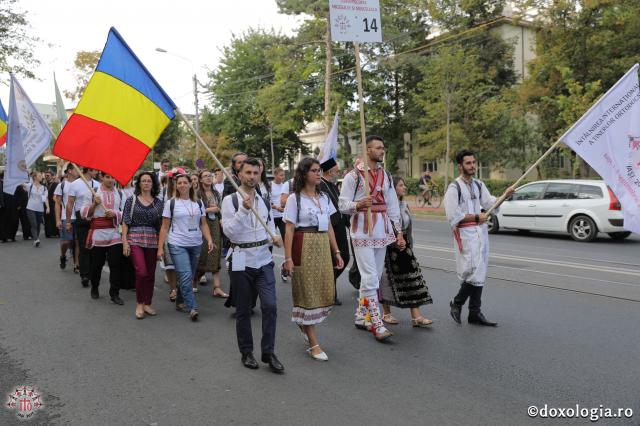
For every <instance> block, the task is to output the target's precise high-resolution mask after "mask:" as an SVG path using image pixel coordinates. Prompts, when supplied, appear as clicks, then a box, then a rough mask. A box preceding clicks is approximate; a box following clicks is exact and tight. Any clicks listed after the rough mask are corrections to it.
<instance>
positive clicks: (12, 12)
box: [0, 0, 40, 78]
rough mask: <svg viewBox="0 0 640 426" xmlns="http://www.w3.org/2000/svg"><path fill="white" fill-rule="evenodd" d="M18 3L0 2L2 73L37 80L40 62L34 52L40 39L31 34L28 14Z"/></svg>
mask: <svg viewBox="0 0 640 426" xmlns="http://www.w3.org/2000/svg"><path fill="white" fill-rule="evenodd" d="M17 2H18V0H0V73H1V74H5V73H8V72H13V73H15V74H19V75H23V76H25V77H28V78H35V73H34V69H35V68H36V67H37V66H38V64H39V63H40V61H38V59H37V58H36V57H35V56H34V54H33V50H34V48H35V44H36V43H37V42H38V41H39V39H38V38H37V37H34V36H32V35H31V34H30V33H29V21H28V20H27V13H26V12H24V11H21V10H18V9H17V8H16V3H17Z"/></svg>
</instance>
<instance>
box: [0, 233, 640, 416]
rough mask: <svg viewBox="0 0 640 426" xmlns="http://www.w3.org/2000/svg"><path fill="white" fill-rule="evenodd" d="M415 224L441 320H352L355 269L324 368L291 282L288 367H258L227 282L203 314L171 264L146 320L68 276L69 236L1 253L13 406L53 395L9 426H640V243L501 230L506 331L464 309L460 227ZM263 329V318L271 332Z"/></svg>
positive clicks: (325, 333)
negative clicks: (367, 325)
mask: <svg viewBox="0 0 640 426" xmlns="http://www.w3.org/2000/svg"><path fill="white" fill-rule="evenodd" d="M415 228H416V229H415V234H414V237H415V240H416V253H417V255H418V258H419V261H420V263H421V265H422V266H423V268H424V274H425V277H426V279H427V281H428V283H429V287H430V290H431V293H432V296H433V299H434V305H432V306H429V307H428V308H427V309H424V310H423V312H424V313H425V314H426V316H427V317H429V318H431V319H433V320H434V325H433V327H432V329H429V330H423V329H413V328H411V327H410V324H409V322H408V318H409V315H408V312H406V311H401V310H397V309H396V310H394V314H395V315H396V316H397V317H399V318H400V319H401V320H402V322H401V324H400V325H397V326H395V327H393V328H392V330H393V331H394V332H395V335H394V337H393V342H392V343H390V344H380V343H377V342H376V341H374V339H373V337H372V336H370V335H369V334H368V333H366V332H364V331H359V330H356V329H355V328H354V327H353V325H352V319H353V317H352V315H353V307H354V306H355V298H356V293H355V292H354V291H353V290H352V288H351V287H350V285H349V284H348V283H347V281H346V276H344V277H343V278H342V279H341V282H340V284H339V293H340V296H341V298H342V300H343V302H344V305H343V306H341V307H337V308H336V309H335V310H334V312H332V315H331V316H330V317H329V319H328V320H327V321H326V322H325V323H323V324H322V325H321V326H320V327H319V330H318V331H319V337H320V341H321V343H322V346H323V348H324V349H325V350H326V352H327V354H328V355H329V358H330V360H329V362H327V363H320V362H317V361H314V360H312V359H311V358H309V357H308V356H307V355H306V354H305V352H304V349H305V345H304V341H303V340H302V338H301V337H300V335H299V333H298V331H297V328H296V327H295V326H293V325H292V324H291V322H290V315H289V314H290V308H291V296H290V289H289V286H288V284H286V283H281V282H278V284H277V288H278V292H279V319H278V331H277V341H276V352H277V354H278V356H279V358H280V360H281V361H282V362H283V363H284V364H285V367H286V369H287V371H286V374H284V375H282V376H278V375H275V374H273V373H271V372H270V371H269V370H268V368H264V367H262V368H260V369H259V370H257V371H250V370H247V369H245V368H244V367H243V366H242V365H241V363H240V357H239V354H238V352H237V346H236V340H235V326H234V324H235V323H234V320H233V318H232V317H231V316H230V314H231V312H230V311H229V310H228V309H226V308H224V307H223V301H222V300H221V299H213V298H211V297H209V296H207V294H208V291H210V286H208V287H201V291H200V293H198V295H197V297H198V302H199V304H200V314H201V317H200V318H201V320H200V321H199V322H198V323H195V324H194V323H191V322H190V321H189V320H188V319H187V318H186V317H185V316H184V315H183V314H179V313H177V312H176V311H175V310H174V309H173V305H172V304H171V303H169V301H168V300H167V298H166V294H167V293H166V289H165V286H164V283H163V281H162V279H161V274H160V273H158V275H157V292H156V299H155V303H154V305H155V306H156V309H157V310H158V312H159V315H158V316H157V317H154V318H147V319H145V320H143V321H137V320H135V318H134V315H133V314H134V308H135V298H134V293H132V292H129V291H123V292H122V297H123V299H124V300H125V306H123V307H121V306H116V305H113V304H111V303H109V300H108V298H107V297H104V294H106V289H107V288H106V287H107V285H104V284H103V285H102V286H101V289H102V294H103V297H101V298H100V299H99V300H97V301H94V300H91V299H90V298H89V292H88V290H87V289H83V288H81V286H80V280H79V278H78V276H77V275H74V274H73V273H72V272H71V271H70V270H65V271H60V269H59V268H58V266H57V256H56V253H57V250H56V242H55V241H52V240H45V241H43V244H42V247H41V248H39V249H35V248H33V247H31V244H30V243H29V242H21V241H20V242H17V243H7V244H3V245H0V259H1V261H0V398H5V397H6V395H7V394H8V393H9V392H11V391H12V390H13V389H14V387H16V386H20V385H33V386H36V387H37V389H38V390H39V391H40V392H41V393H42V394H43V401H44V404H45V406H44V408H43V409H42V410H41V411H39V412H38V413H37V414H36V417H35V418H34V419H33V420H30V421H28V422H18V420H17V419H16V416H15V413H14V412H13V411H10V410H8V409H7V408H6V407H3V408H2V409H0V425H13V424H74V425H75V424H77V425H199V424H241V425H245V424H260V425H262V424H277V425H297V424H308V425H316V424H318V425H320V424H386V425H394V424H402V425H413V424H417V425H445V424H447V425H448V424H451V425H477V424H487V425H489V424H492V425H493V424H495V425H503V424H504V425H520V424H556V423H559V422H560V421H559V420H552V419H539V418H538V419H532V418H530V417H529V416H528V415H527V410H528V407H530V406H538V407H539V408H543V407H544V405H545V404H547V408H548V409H550V408H573V409H575V407H576V404H579V407H580V408H596V409H599V408H600V406H601V405H602V408H603V409H604V408H614V409H616V413H617V409H618V408H630V409H632V410H633V412H634V414H633V417H632V418H622V419H602V420H600V421H599V422H598V423H599V424H600V423H602V424H615V425H621V424H636V425H637V424H640V401H639V395H640V392H639V390H640V384H639V380H638V379H639V378H640V363H638V356H639V343H638V342H640V327H638V324H639V323H640V322H639V320H640V315H639V312H640V310H639V307H640V305H639V301H640V260H639V256H638V254H639V253H640V238H638V237H637V236H634V237H632V238H631V239H629V240H626V241H623V242H612V241H611V240H608V239H607V238H603V239H602V240H598V241H597V242H595V243H591V244H581V243H575V242H573V241H572V240H571V239H569V238H568V237H564V236H550V235H527V236H523V235H519V234H517V233H507V234H499V235H497V236H492V237H491V244H492V254H493V256H492V258H491V262H490V263H491V266H490V268H489V276H490V278H489V280H488V282H487V286H486V288H485V293H484V297H483V310H484V312H485V313H486V315H487V317H488V318H490V319H492V320H495V321H498V322H499V323H500V326H499V327H498V328H495V329H493V328H479V327H476V326H470V325H468V324H466V323H463V325H462V326H458V325H456V324H455V323H453V321H452V320H451V319H450V318H449V313H448V310H449V308H448V301H449V299H451V297H452V296H453V295H454V294H455V292H456V290H457V283H456V278H455V274H453V273H452V272H451V271H452V270H453V269H454V268H455V265H454V263H453V253H452V248H453V245H452V241H451V237H450V234H449V231H448V228H447V225H446V223H444V222H440V221H417V222H416V223H415ZM278 256H279V254H278ZM276 260H277V261H278V260H281V257H279V258H276ZM224 275H225V274H223V277H224ZM345 275H346V274H345ZM103 281H104V282H106V276H103ZM223 286H224V287H225V288H226V287H227V286H228V281H227V279H226V277H224V280H223ZM259 328H260V313H259V311H258V312H257V313H256V315H255V316H254V338H257V337H258V336H259V335H260V333H259ZM256 347H259V344H258V342H257V339H256ZM5 400H6V399H3V402H4V401H5ZM562 423H566V424H590V423H592V422H591V421H589V419H577V418H574V419H571V420H567V419H565V420H564V422H562Z"/></svg>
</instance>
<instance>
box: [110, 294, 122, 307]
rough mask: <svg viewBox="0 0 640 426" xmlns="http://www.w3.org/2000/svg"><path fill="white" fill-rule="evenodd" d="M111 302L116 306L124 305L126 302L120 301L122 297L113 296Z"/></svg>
mask: <svg viewBox="0 0 640 426" xmlns="http://www.w3.org/2000/svg"><path fill="white" fill-rule="evenodd" d="M111 301H112V302H113V303H115V304H116V305H124V300H122V299H120V296H111Z"/></svg>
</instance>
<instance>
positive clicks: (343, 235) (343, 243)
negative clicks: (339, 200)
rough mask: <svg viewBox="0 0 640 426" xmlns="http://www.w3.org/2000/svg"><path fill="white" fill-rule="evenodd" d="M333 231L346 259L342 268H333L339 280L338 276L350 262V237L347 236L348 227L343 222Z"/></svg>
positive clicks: (343, 258)
mask: <svg viewBox="0 0 640 426" xmlns="http://www.w3.org/2000/svg"><path fill="white" fill-rule="evenodd" d="M333 233H334V235H335V236H336V243H337V244H338V250H340V256H341V257H342V260H344V267H343V268H342V269H334V270H333V276H334V277H335V279H336V281H337V280H338V277H339V276H340V275H341V274H342V273H343V272H344V270H345V269H346V268H347V264H348V263H349V259H351V256H349V238H348V237H347V228H346V227H345V226H344V225H342V224H340V225H338V226H334V227H333Z"/></svg>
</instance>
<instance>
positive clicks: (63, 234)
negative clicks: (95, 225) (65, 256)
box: [60, 219, 76, 241]
mask: <svg viewBox="0 0 640 426" xmlns="http://www.w3.org/2000/svg"><path fill="white" fill-rule="evenodd" d="M75 234H76V221H75V220H73V219H71V232H67V221H66V220H63V221H62V229H60V240H61V241H73V236H74V235H75Z"/></svg>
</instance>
